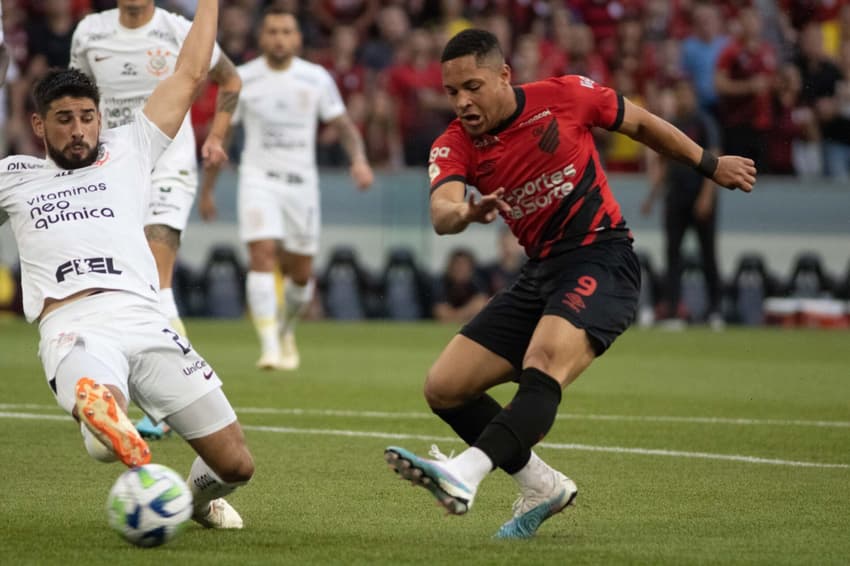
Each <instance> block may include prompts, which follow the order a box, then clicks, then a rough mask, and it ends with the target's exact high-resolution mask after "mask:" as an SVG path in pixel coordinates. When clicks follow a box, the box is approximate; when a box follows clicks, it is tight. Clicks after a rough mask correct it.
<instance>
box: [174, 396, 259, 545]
mask: <svg viewBox="0 0 850 566" xmlns="http://www.w3.org/2000/svg"><path fill="white" fill-rule="evenodd" d="M167 420H168V422H169V423H170V424H171V426H172V427H173V428H174V430H175V431H177V433H178V434H180V436H182V437H183V438H185V439H186V440H187V441H188V442H189V444H191V445H192V448H194V449H195V452H197V453H198V457H197V458H195V461H194V462H193V463H192V469H191V470H190V472H189V477H188V479H187V483H188V484H189V487H190V488H191V490H192V498H193V501H194V507H195V512H194V515H193V518H194V519H195V520H196V521H197V522H198V523H200V524H201V525H203V526H205V527H207V528H216V529H241V528H242V525H243V522H242V517H241V516H240V515H239V513H238V512H236V510H235V509H233V507H231V506H230V504H229V503H228V502H227V501H225V500H224V499H223V498H224V496H226V495H228V494H230V493H232V492H233V491H234V490H235V489H236V488H238V487H240V486H242V485H245V484H246V483H247V482H248V480H250V479H251V476H252V475H253V473H254V463H253V459H252V458H251V454H250V453H249V452H248V448H247V447H246V446H245V437H244V436H243V434H242V429H241V427H240V426H239V423H238V422H237V421H236V414H235V413H234V412H233V409H232V407H231V406H230V403H229V402H228V401H227V398H226V397H225V395H224V393H223V392H222V391H221V389H215V390H213V391H211V392H210V393H208V394H207V395H205V396H204V397H201V398H200V399H198V400H197V401H195V402H194V403H192V404H191V405H189V406H188V407H185V408H184V409H181V410H180V411H178V412H177V413H175V414H173V415H170V416H169V417H167Z"/></svg>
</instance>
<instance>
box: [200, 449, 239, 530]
mask: <svg viewBox="0 0 850 566" xmlns="http://www.w3.org/2000/svg"><path fill="white" fill-rule="evenodd" d="M186 483H187V484H189V489H190V490H191V491H192V503H193V506H194V509H195V511H194V514H195V515H199V516H202V517H203V516H205V515H206V514H207V512H208V511H209V508H210V501H212V500H213V499H218V498H219V497H224V496H225V495H229V494H231V493H233V491H234V490H235V489H236V488H237V487H239V486H242V485H245V483H246V482H239V483H227V482H225V481H223V480H222V479H221V478H220V477H218V475H217V474H216V473H215V472H214V471H212V468H210V467H209V466H208V465H207V463H206V462H204V461H203V460H202V459H201V457H200V456H198V457H197V458H195V461H194V462H192V469H191V470H190V471H189V478H188V479H187V480H186Z"/></svg>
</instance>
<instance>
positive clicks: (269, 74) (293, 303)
mask: <svg viewBox="0 0 850 566" xmlns="http://www.w3.org/2000/svg"><path fill="white" fill-rule="evenodd" d="M259 44H260V49H261V51H262V56H261V57H259V58H257V59H254V60H253V61H249V62H248V63H246V64H244V65H240V66H239V67H238V71H239V75H240V76H241V77H242V84H243V85H244V87H243V90H242V95H241V97H240V100H239V105H238V107H237V110H236V114H235V116H234V119H235V120H237V121H238V120H241V121H242V123H243V124H244V127H245V148H244V150H243V152H242V159H241V163H240V166H239V187H238V194H239V196H238V208H239V232H240V237H241V239H242V240H243V241H244V242H247V244H248V252H249V255H250V271H249V273H248V278H247V282H246V287H247V293H246V294H247V297H248V306H249V307H250V309H251V313H252V315H253V320H254V325H255V327H256V329H257V334H258V335H259V338H260V347H261V356H260V359H259V361H258V362H257V366H258V367H260V368H262V369H296V368H297V367H298V365H299V362H300V358H299V355H298V350H297V349H296V347H295V338H294V328H295V321H296V319H297V317H298V315H299V314H300V313H301V312H302V311H303V310H304V308H305V307H306V306H307V305H308V304H309V303H310V300H311V299H312V297H313V290H314V287H315V284H314V281H313V278H312V274H313V257H314V256H315V255H316V253H317V252H318V251H319V227H320V211H319V179H318V170H317V167H316V153H315V146H316V128H317V126H318V122H319V121H320V120H321V121H322V122H325V123H327V124H330V125H331V126H333V127H335V128H336V129H337V130H338V132H339V137H340V140H341V143H342V146H343V149H344V150H345V152H346V153H347V155H348V158H349V160H350V161H351V170H350V172H351V177H352V179H353V180H354V184H355V185H356V186H357V188H358V189H360V190H366V189H368V188H369V186H370V185H371V184H372V181H373V174H372V169H371V167H370V166H369V163H368V161H367V160H366V154H365V150H364V147H363V139H362V137H361V136H360V132H358V131H357V128H356V126H355V125H354V123H353V122H352V121H351V118H349V116H348V114H347V113H346V109H345V105H344V104H343V101H342V98H341V97H340V94H339V90H338V89H337V87H336V83H334V80H333V78H332V77H331V76H330V74H329V73H328V72H327V71H326V70H325V69H324V68H322V67H320V66H319V65H314V64H313V63H309V62H307V61H305V60H304V59H301V58H300V57H297V56H296V55H295V54H296V53H297V52H298V50H299V49H300V48H301V32H300V30H299V28H298V21H297V20H296V19H295V17H294V16H293V15H292V14H291V13H290V12H287V11H285V10H283V9H280V8H268V9H267V10H266V11H265V12H264V14H263V20H262V23H261V27H260V37H259ZM217 172H218V168H216V167H210V168H206V169H205V172H204V173H205V176H204V179H203V180H202V182H201V197H200V202H199V210H200V212H201V216H202V217H203V218H204V219H205V220H211V219H213V218H215V215H216V208H215V199H214V197H213V191H214V188H215V178H216V175H217ZM277 267H280V269H281V272H282V273H283V274H284V276H285V285H284V294H285V301H284V306H283V312H282V313H279V312H278V310H279V309H278V304H277V293H276V288H275V278H274V271H275V269H276V268H277Z"/></svg>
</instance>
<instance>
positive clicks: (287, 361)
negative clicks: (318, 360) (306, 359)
mask: <svg viewBox="0 0 850 566" xmlns="http://www.w3.org/2000/svg"><path fill="white" fill-rule="evenodd" d="M300 365H301V356H300V355H299V354H298V347H297V346H295V333H294V332H287V333H286V334H284V335H283V336H281V338H280V367H279V369H283V370H295V369H298V366H300Z"/></svg>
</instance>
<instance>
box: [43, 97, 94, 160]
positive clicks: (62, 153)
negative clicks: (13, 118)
mask: <svg viewBox="0 0 850 566" xmlns="http://www.w3.org/2000/svg"><path fill="white" fill-rule="evenodd" d="M32 127H33V130H34V131H35V134H36V135H37V136H38V137H40V138H41V139H42V140H44V148H45V150H47V155H49V156H50V158H51V159H52V160H53V161H54V162H55V163H56V164H57V165H58V166H59V167H61V168H62V169H79V168H80V167H88V166H89V165H91V164H92V163H94V161H95V159H97V144H98V139H99V138H100V112H98V109H97V105H96V104H95V103H94V100H92V99H91V98H72V97H70V96H64V97H62V98H59V99H57V100H54V101H53V102H52V103H51V104H50V107H49V108H48V110H47V113H46V115H45V116H40V115H39V114H37V113H36V114H33V117H32Z"/></svg>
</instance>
